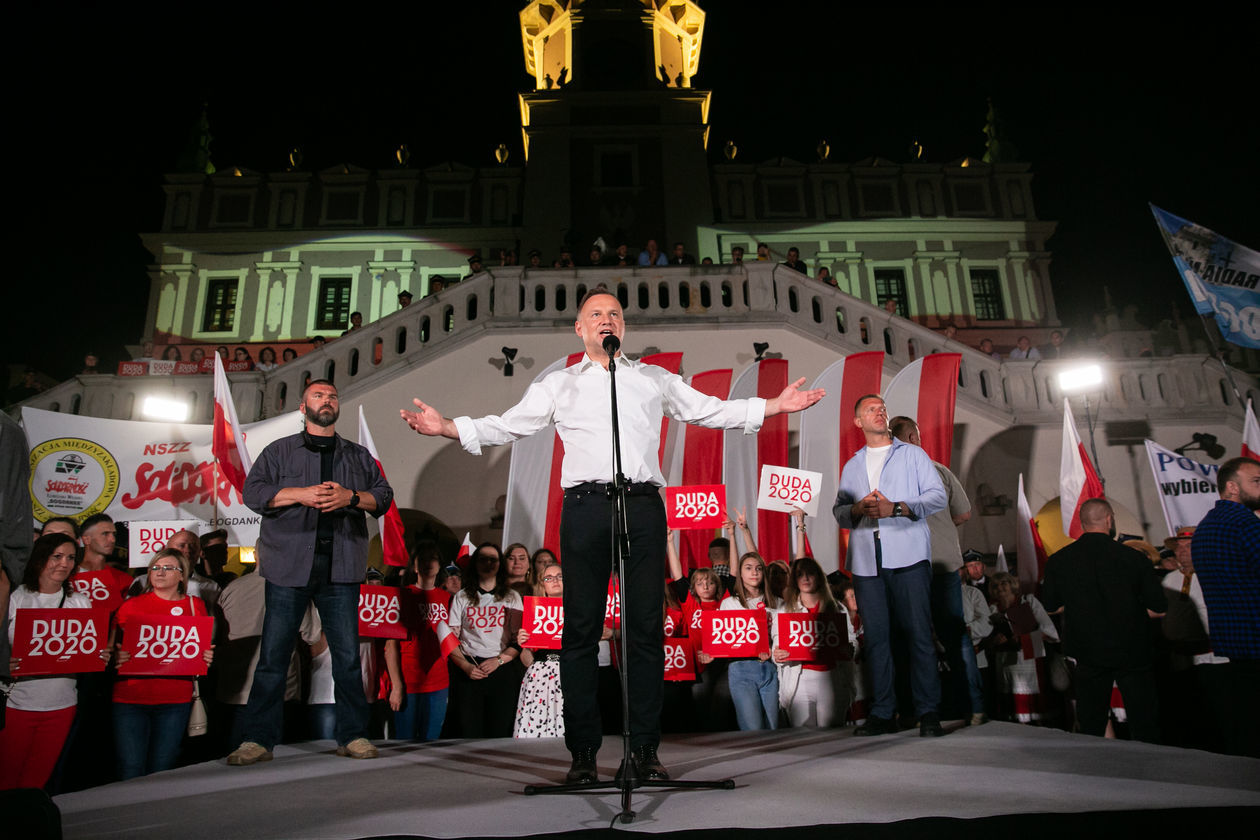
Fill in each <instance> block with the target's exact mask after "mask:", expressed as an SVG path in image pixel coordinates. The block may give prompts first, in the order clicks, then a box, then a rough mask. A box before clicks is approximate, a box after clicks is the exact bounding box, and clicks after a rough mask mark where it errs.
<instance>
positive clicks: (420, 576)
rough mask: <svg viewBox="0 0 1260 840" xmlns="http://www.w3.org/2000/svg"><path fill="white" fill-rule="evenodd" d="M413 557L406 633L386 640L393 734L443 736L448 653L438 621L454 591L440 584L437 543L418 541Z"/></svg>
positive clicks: (404, 599) (408, 574) (424, 737)
mask: <svg viewBox="0 0 1260 840" xmlns="http://www.w3.org/2000/svg"><path fill="white" fill-rule="evenodd" d="M411 557H412V561H411V568H409V569H408V570H407V572H406V574H405V575H404V576H403V583H404V584H408V585H407V586H406V588H404V589H403V596H402V604H403V606H404V607H405V610H404V615H403V623H404V624H405V625H406V626H407V638H405V639H402V640H398V639H386V640H385V667H386V668H387V669H388V670H389V681H390V690H389V691H390V693H389V707H390V708H391V709H393V711H394V737H395V738H397V739H399V740H400V741H411V740H418V741H436V740H437V739H438V738H440V737H442V724H443V722H445V720H446V702H447V699H448V698H449V696H450V687H451V676H450V672H449V671H448V670H447V662H446V659H447V653H446V650H445V649H444V648H443V644H442V638H441V637H440V636H439V635H438V634H439V631H440V627H439V626H440V625H441V624H442V623H445V622H446V621H447V619H448V618H450V604H451V593H449V592H447V591H446V590H445V589H441V588H439V587H438V585H437V576H438V572H439V571H440V570H441V568H442V557H441V554H440V553H439V552H438V547H437V543H435V542H433V541H432V540H422V541H420V542H418V543H416V547H415V549H414V550H413V551H412V553H411Z"/></svg>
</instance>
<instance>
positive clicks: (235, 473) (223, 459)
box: [210, 353, 254, 493]
mask: <svg viewBox="0 0 1260 840" xmlns="http://www.w3.org/2000/svg"><path fill="white" fill-rule="evenodd" d="M210 451H211V452H213V453H214V457H215V460H216V461H218V464H219V472H220V473H222V474H223V476H224V477H225V478H226V479H227V480H228V483H229V484H231V485H232V486H233V487H235V488H236V490H237V492H240V493H244V492H245V476H247V475H249V471H250V469H251V468H252V467H253V465H254V461H253V459H252V458H250V457H249V450H248V449H246V448H245V435H244V434H243V433H242V432H241V423H240V421H239V420H237V419H236V405H235V404H234V403H233V402H232V389H231V387H230V386H229V385H228V379H227V373H225V372H224V370H223V359H222V358H221V357H220V356H219V354H218V353H215V354H214V430H213V431H212V432H211V443H210Z"/></svg>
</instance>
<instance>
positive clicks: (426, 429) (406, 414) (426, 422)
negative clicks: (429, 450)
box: [398, 399, 459, 440]
mask: <svg viewBox="0 0 1260 840" xmlns="http://www.w3.org/2000/svg"><path fill="white" fill-rule="evenodd" d="M412 402H413V403H415V405H416V409H417V410H416V411H408V410H407V409H405V408H403V409H399V411H398V413H399V414H401V415H402V419H403V422H404V423H406V424H407V425H408V426H410V427H411V428H412V429H414V430H416V431H417V432H418V433H420V434H422V435H429V436H431V437H446V438H450V439H451V440H459V432H458V431H456V429H455V421H454V420H451V419H450V418H448V417H443V416H442V413H441V412H440V411H438V410H437V409H436V408H434V407H433V406H431V405H425V404H424V403H422V402H420V400H418V399H415V400H412Z"/></svg>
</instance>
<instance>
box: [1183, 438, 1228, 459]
mask: <svg viewBox="0 0 1260 840" xmlns="http://www.w3.org/2000/svg"><path fill="white" fill-rule="evenodd" d="M1196 449H1197V450H1198V451H1200V452H1202V453H1204V454H1205V455H1207V456H1208V457H1209V458H1211V459H1212V460H1214V461H1215V460H1219V459H1220V457H1221V456H1222V455H1224V454H1225V447H1223V446H1221V445H1220V443H1218V442H1217V440H1216V435H1213V434H1208V433H1207V432H1195V433H1194V436H1193V437H1192V438H1191V440H1190V443H1187V444H1184V445H1182V446H1178V447H1177V448H1176V449H1174V450H1173V452H1176V453H1177V454H1178V455H1185V454H1186V453H1187V452H1192V451H1194V450H1196Z"/></svg>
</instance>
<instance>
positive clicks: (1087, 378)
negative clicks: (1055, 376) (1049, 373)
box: [1059, 363, 1103, 394]
mask: <svg viewBox="0 0 1260 840" xmlns="http://www.w3.org/2000/svg"><path fill="white" fill-rule="evenodd" d="M1102 381H1103V371H1102V366H1101V365H1097V364H1092V363H1091V364H1085V365H1077V366H1075V367H1070V368H1067V369H1065V370H1061V371H1059V388H1060V389H1061V390H1062V391H1063V393H1065V394H1079V393H1082V392H1084V391H1096V390H1098V387H1099V386H1100V385H1102Z"/></svg>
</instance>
